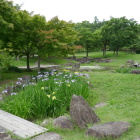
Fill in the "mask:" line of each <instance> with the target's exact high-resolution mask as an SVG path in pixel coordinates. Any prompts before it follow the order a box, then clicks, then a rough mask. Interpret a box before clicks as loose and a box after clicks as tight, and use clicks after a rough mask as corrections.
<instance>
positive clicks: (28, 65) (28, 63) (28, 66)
mask: <svg viewBox="0 0 140 140" xmlns="http://www.w3.org/2000/svg"><path fill="white" fill-rule="evenodd" d="M26 57H27V58H26V59H27V61H26V63H27V71H31V69H30V61H29V57H30V56H29V54H27V55H26Z"/></svg>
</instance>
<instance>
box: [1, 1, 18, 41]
mask: <svg viewBox="0 0 140 140" xmlns="http://www.w3.org/2000/svg"><path fill="white" fill-rule="evenodd" d="M19 8H20V7H19V6H18V5H16V6H14V5H13V2H12V1H8V0H0V40H2V41H3V42H5V43H7V42H9V38H10V36H12V32H13V29H14V24H13V21H14V20H15V19H14V13H16V12H17V11H18V10H19Z"/></svg>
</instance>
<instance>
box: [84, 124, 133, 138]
mask: <svg viewBox="0 0 140 140" xmlns="http://www.w3.org/2000/svg"><path fill="white" fill-rule="evenodd" d="M129 126H130V124H129V123H128V122H124V121H118V122H108V123H105V124H101V125H95V126H93V127H91V128H89V129H88V130H87V132H86V135H89V136H93V137H96V138H109V137H111V138H118V137H120V136H121V135H122V133H124V132H125V131H127V130H128V128H129Z"/></svg>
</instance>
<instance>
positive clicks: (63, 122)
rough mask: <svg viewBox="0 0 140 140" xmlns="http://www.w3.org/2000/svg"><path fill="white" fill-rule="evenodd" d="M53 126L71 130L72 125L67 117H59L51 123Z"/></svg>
mask: <svg viewBox="0 0 140 140" xmlns="http://www.w3.org/2000/svg"><path fill="white" fill-rule="evenodd" d="M53 125H54V126H55V127H59V128H64V129H66V128H68V129H73V123H72V122H71V121H70V120H69V118H68V117H67V116H60V117H58V118H56V119H54V121H53Z"/></svg>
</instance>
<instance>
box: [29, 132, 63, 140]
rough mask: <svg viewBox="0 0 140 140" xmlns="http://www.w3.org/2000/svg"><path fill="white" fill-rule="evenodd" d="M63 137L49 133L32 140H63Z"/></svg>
mask: <svg viewBox="0 0 140 140" xmlns="http://www.w3.org/2000/svg"><path fill="white" fill-rule="evenodd" d="M61 139H62V137H61V136H60V135H59V134H57V133H54V132H48V133H44V134H41V135H39V136H36V137H34V138H32V139H31V140H61Z"/></svg>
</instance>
